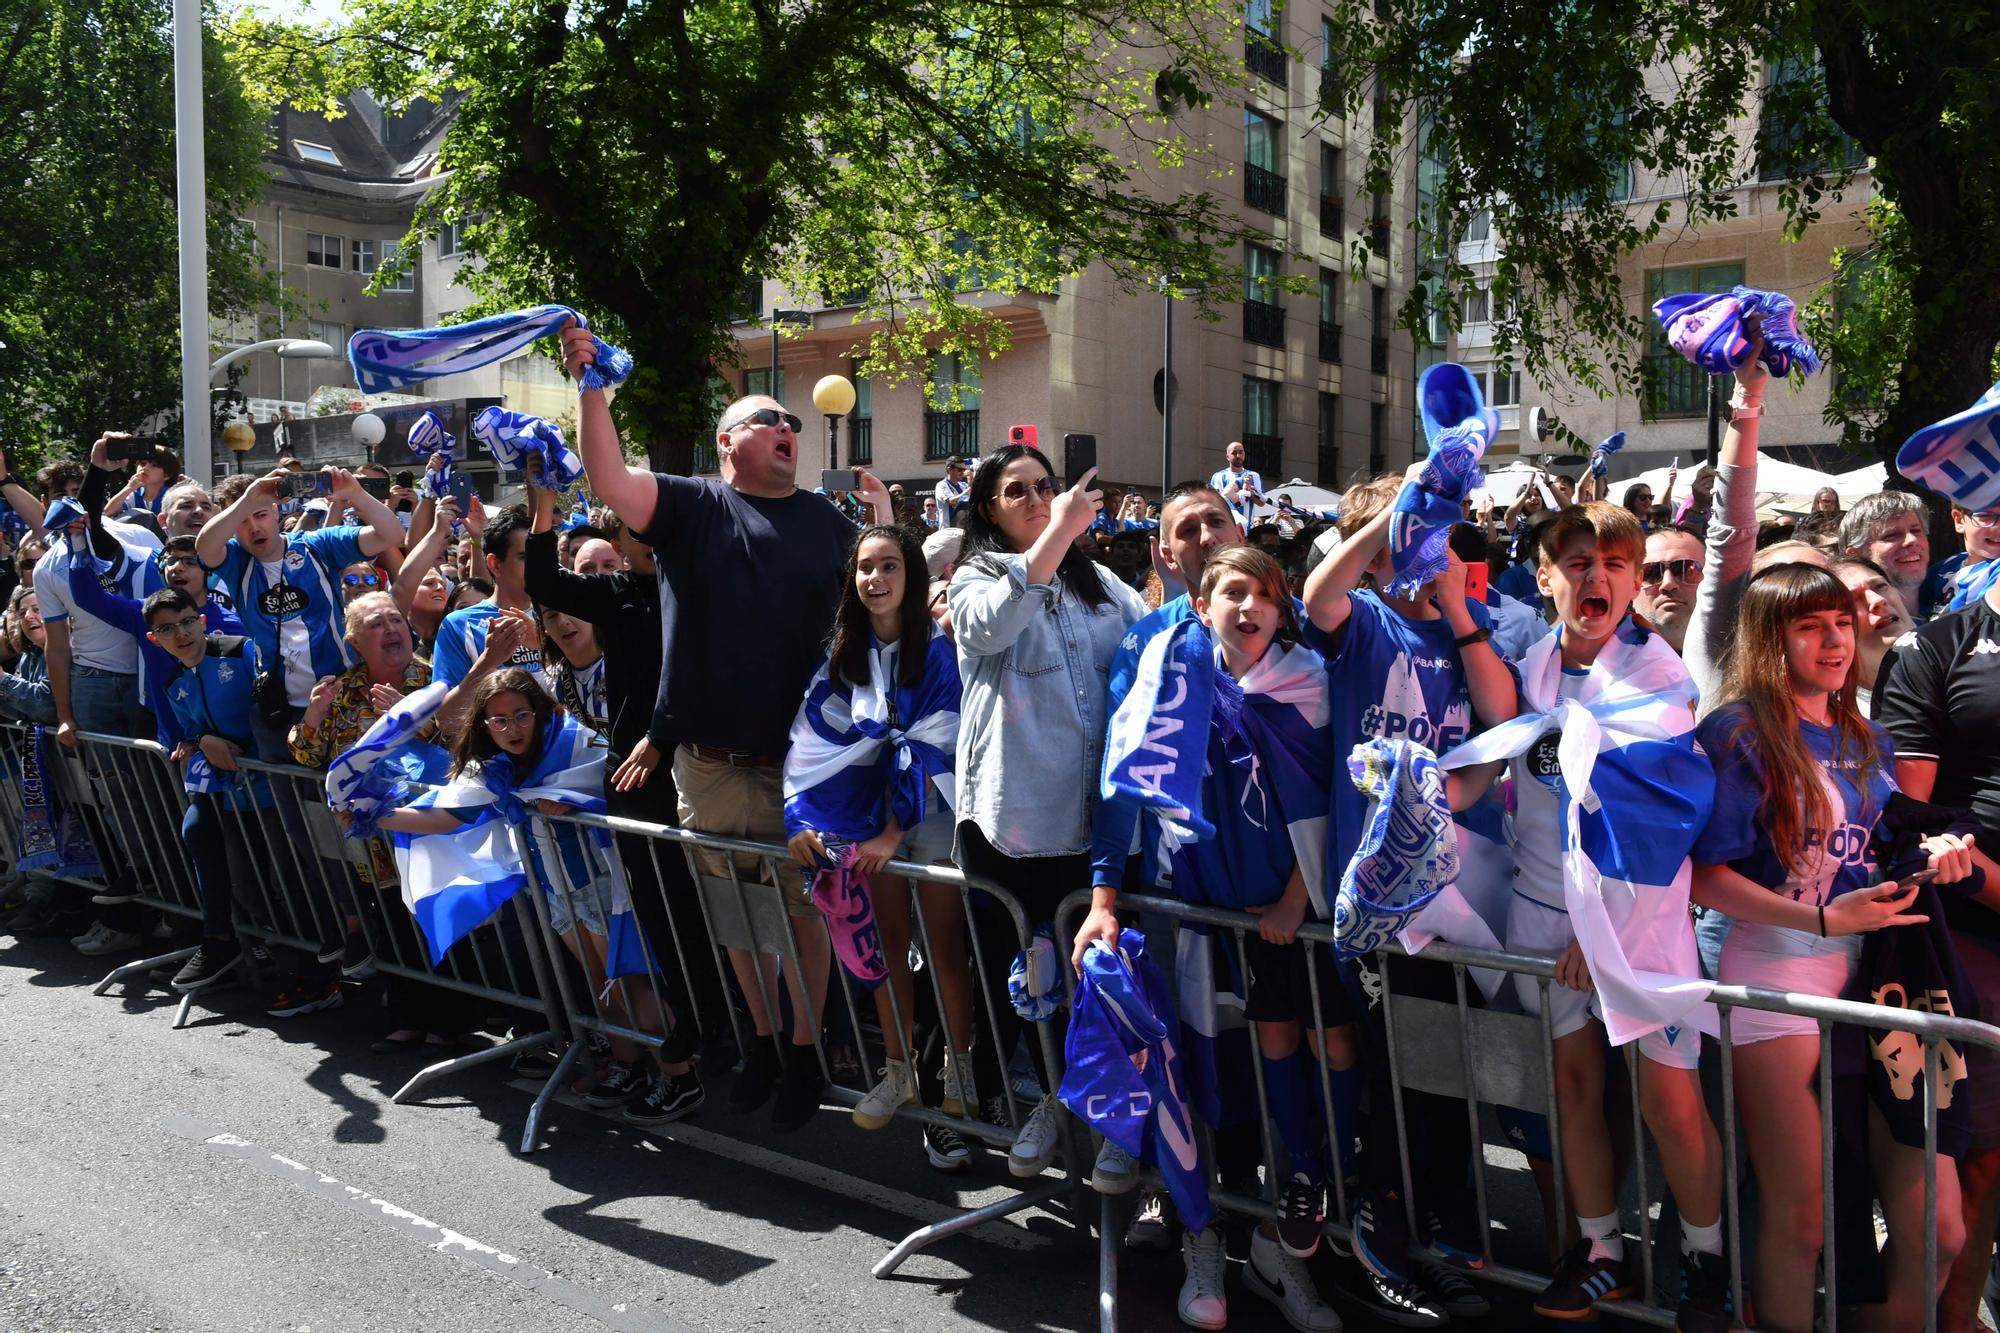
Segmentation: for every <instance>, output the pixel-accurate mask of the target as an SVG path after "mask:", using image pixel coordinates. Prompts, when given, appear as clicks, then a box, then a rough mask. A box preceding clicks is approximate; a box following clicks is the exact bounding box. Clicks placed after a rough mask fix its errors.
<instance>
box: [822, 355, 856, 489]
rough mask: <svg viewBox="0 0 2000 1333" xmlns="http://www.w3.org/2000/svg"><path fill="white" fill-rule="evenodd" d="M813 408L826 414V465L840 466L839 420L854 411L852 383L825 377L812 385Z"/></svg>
mask: <svg viewBox="0 0 2000 1333" xmlns="http://www.w3.org/2000/svg"><path fill="white" fill-rule="evenodd" d="M813 406H814V407H816V408H818V409H819V410H820V411H822V412H824V413H825V414H826V465H827V467H829V468H837V467H839V466H840V419H841V418H842V417H844V416H846V415H847V414H848V413H849V412H852V411H853V410H854V382H853V381H852V380H850V379H848V378H847V376H845V375H826V376H823V377H822V378H821V379H820V382H819V383H818V384H815V385H813Z"/></svg>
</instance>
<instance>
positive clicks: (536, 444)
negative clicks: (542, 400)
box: [472, 407, 583, 491]
mask: <svg viewBox="0 0 2000 1333" xmlns="http://www.w3.org/2000/svg"><path fill="white" fill-rule="evenodd" d="M472 434H473V438H475V439H477V440H480V441H483V442H484V443H485V445H486V447H487V448H488V449H490V450H492V451H493V457H494V460H495V461H496V462H498V463H499V464H500V466H501V467H504V468H506V469H507V470H508V471H509V472H512V473H515V474H517V475H520V476H523V477H525V476H526V475H527V473H526V471H525V470H524V462H525V460H526V459H527V458H528V456H529V455H530V454H532V455H534V456H535V457H537V458H540V459H541V460H542V475H541V478H540V479H539V481H537V483H536V484H537V485H539V486H542V487H544V488H546V489H548V490H552V491H559V490H562V489H564V488H566V487H569V486H574V485H575V484H576V480H577V478H578V477H581V476H582V475H583V462H582V460H580V459H579V458H577V456H576V455H575V454H574V453H571V452H570V447H569V445H568V444H567V443H565V442H564V440H563V433H562V428H561V427H559V426H557V425H555V424H554V423H552V422H548V421H544V420H542V419H541V418H540V417H531V416H529V415H528V414H527V413H525V412H509V411H508V410H507V409H506V408H504V407H489V408H487V409H486V410H485V411H483V412H481V413H480V414H479V415H478V416H476V417H474V418H473V419H472Z"/></svg>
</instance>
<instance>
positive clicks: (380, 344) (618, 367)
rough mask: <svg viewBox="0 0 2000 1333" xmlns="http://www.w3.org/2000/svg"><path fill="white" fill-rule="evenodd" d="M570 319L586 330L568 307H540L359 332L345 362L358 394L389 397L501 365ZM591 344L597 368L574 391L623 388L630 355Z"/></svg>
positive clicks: (598, 342)
mask: <svg viewBox="0 0 2000 1333" xmlns="http://www.w3.org/2000/svg"><path fill="white" fill-rule="evenodd" d="M571 319H574V320H575V321H576V323H577V327H578V328H583V329H587V328H589V327H590V321H588V320H586V319H585V318H584V317H583V316H582V315H579V314H577V313H576V311H574V310H572V309H570V308H569V307H568V306H566V305H541V306H536V307H534V308H533V309H532V310H510V311H508V312H507V313H506V314H504V315H489V316H487V317H486V318H485V319H475V320H473V321H472V322H471V323H470V324H452V325H447V326H446V327H444V328H437V329H361V330H359V331H357V332H356V333H355V335H354V336H353V337H352V338H349V339H348V340H347V359H348V361H349V363H351V364H352V365H353V367H354V383H355V385H356V387H358V388H359V389H360V391H361V392H362V393H389V392H391V391H392V390H395V389H400V388H402V387H404V386H405V385H410V384H419V383H422V382H423V381H425V380H434V379H438V378H440V377H442V376H445V375H457V374H459V373H461V372H463V371H467V370H477V369H479V368H480V367H481V366H490V365H492V364H493V363H494V362H496V361H504V360H506V359H507V358H508V357H510V356H512V355H514V353H516V352H518V351H520V350H521V349H522V348H523V347H526V346H527V345H528V344H529V343H531V342H534V341H535V340H536V339H538V338H552V337H554V336H555V335H557V334H559V333H561V332H562V326H563V323H564V322H565V321H566V320H571ZM593 342H595V344H596V347H597V364H595V365H592V366H586V367H585V368H584V371H583V374H582V376H581V377H580V378H579V380H578V381H577V387H578V388H579V389H609V388H613V387H615V386H616V385H619V384H623V383H624V382H625V377H626V376H627V375H630V374H631V373H632V357H631V355H630V354H629V353H627V352H625V351H623V350H622V349H620V348H617V347H613V346H612V345H611V344H610V343H607V342H605V341H604V340H603V339H602V338H594V339H593Z"/></svg>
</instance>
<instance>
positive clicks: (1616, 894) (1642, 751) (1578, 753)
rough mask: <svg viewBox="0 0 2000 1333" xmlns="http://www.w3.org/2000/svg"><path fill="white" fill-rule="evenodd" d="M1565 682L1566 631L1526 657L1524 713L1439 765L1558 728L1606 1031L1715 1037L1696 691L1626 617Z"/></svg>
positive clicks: (1490, 754) (1574, 858)
mask: <svg viewBox="0 0 2000 1333" xmlns="http://www.w3.org/2000/svg"><path fill="white" fill-rule="evenodd" d="M1562 678H1563V667H1562V635H1561V633H1560V631H1558V632H1557V633H1553V634H1550V635H1549V636H1548V637H1547V638H1545V639H1543V640H1541V641H1540V642H1539V643H1537V644H1536V645H1535V646H1534V647H1533V648H1532V649H1530V650H1529V652H1528V655H1527V657H1526V658H1525V659H1523V661H1522V663H1521V697H1522V704H1523V709H1524V711H1523V712H1522V713H1521V715H1520V716H1518V717H1516V718H1514V719H1513V720H1512V721H1511V722H1504V723H1502V724H1500V725H1499V726H1497V727H1494V728H1493V729H1491V730H1490V731H1487V732H1485V733H1483V734H1482V735H1479V736H1476V737H1474V738H1473V739H1471V740H1469V741H1466V742H1465V743H1464V744H1462V745H1460V746H1458V747H1456V748H1455V749H1453V750H1452V751H1451V752H1450V753H1448V754H1446V755H1444V756H1442V757H1441V758H1440V759H1439V760H1438V765H1439V767H1441V768H1445V769H1454V768H1464V767H1467V766H1470V765H1475V764H1484V763H1490V762H1493V761H1496V760H1501V759H1509V758H1512V757H1513V756H1515V755H1519V754H1523V753H1525V752H1526V751H1527V750H1528V749H1529V747H1531V746H1532V745H1534V743H1535V742H1536V741H1537V740H1538V739H1540V738H1541V737H1542V736H1543V735H1544V734H1546V733H1549V732H1556V733H1559V734H1560V736H1561V740H1560V741H1559V743H1558V747H1557V751H1556V757H1557V762H1558V765H1559V767H1560V769H1561V775H1562V776H1561V806H1562V811H1563V828H1562V830H1561V837H1562V861H1563V901H1564V905H1565V907H1566V908H1567V909H1568V911H1569V919H1570V925H1571V927H1572V929H1574V931H1575V932H1576V938H1577V940H1578V942H1579V943H1580V944H1581V945H1582V946H1583V953H1584V958H1585V959H1586V961H1587V962H1588V963H1589V965H1590V975H1591V979H1592V980H1593V981H1594V982H1595V983H1596V986H1597V991H1598V995H1599V996H1600V998H1601V1001H1602V1004H1603V1009H1604V1025H1605V1029H1606V1031H1607V1032H1608V1033H1609V1034H1610V1037H1611V1040H1612V1042H1613V1043H1614V1044H1617V1045H1623V1044H1624V1043H1626V1042H1629V1041H1633V1040H1635V1039H1636V1038H1639V1037H1642V1036H1644V1035H1646V1034H1647V1033H1649V1032H1653V1031H1657V1030H1661V1029H1669V1028H1675V1027H1693V1028H1696V1029H1697V1030H1699V1031H1702V1032H1708V1033H1713V1032H1714V1031H1715V1030H1716V1017H1715V1010H1714V1009H1713V1008H1712V1007H1710V1006H1709V1005H1708V1004H1707V999H1708V992H1709V985H1710V983H1709V982H1707V981H1704V980H1703V979H1702V978H1701V965H1700V960H1699V959H1698V957H1697V956H1696V953H1695V945H1694V931H1693V928H1692V927H1691V926H1690V925H1689V921H1688V886H1689V883H1690V880H1691V878H1692V867H1691V865H1690V862H1689V859H1688V855H1689V852H1690V851H1691V850H1692V848H1693V846H1694V840H1695V838H1696V836H1697V835H1698V834H1699V833H1700V832H1701V830H1702V828H1703V827H1704V826H1705V825H1706V824H1707V822H1708V813H1709V808H1710V806H1711V805H1712V804H1713V801H1714V796H1715V772H1714V770H1713V769H1712V768H1711V767H1710V766H1709V762H1708V759H1707V757H1706V756H1705V755H1703V754H1702V752H1701V750H1700V748H1699V747H1698V746H1697V745H1696V744H1695V737H1694V706H1695V699H1696V692H1695V688H1694V683H1693V682H1692V681H1691V680H1690V679H1689V678H1688V674H1687V668H1686V667H1685V666H1684V665H1682V663H1681V660H1680V657H1679V655H1678V654H1676V653H1675V652H1674V650H1673V647H1672V646H1671V645H1670V644H1668V643H1667V641H1666V640H1665V639H1663V638H1661V637H1660V636H1659V635H1657V634H1653V633H1650V632H1648V631H1646V630H1644V629H1641V628H1639V627H1638V626H1636V625H1635V624H1633V622H1632V621H1631V620H1630V619H1629V618H1628V619H1627V620H1626V621H1625V623H1623V624H1622V625H1620V626H1619V627H1618V630H1617V633H1616V634H1615V635H1614V636H1613V637H1612V639H1611V640H1610V641H1609V642H1607V643H1606V644H1605V645H1604V648H1603V650H1602V651H1601V652H1599V653H1598V655H1597V659H1596V661H1594V662H1593V663H1592V664H1591V666H1590V670H1589V673H1588V674H1587V675H1586V676H1585V678H1584V679H1583V681H1582V683H1581V688H1580V690H1578V691H1577V693H1575V694H1574V695H1573V696H1572V697H1570V698H1564V697H1562ZM1423 924H1424V925H1425V926H1426V927H1427V928H1428V927H1430V926H1432V925H1433V922H1432V921H1431V920H1430V919H1428V918H1427V919H1426V920H1425V921H1424V922H1423ZM1459 942H1462V943H1479V942H1480V941H1478V940H1463V941H1459Z"/></svg>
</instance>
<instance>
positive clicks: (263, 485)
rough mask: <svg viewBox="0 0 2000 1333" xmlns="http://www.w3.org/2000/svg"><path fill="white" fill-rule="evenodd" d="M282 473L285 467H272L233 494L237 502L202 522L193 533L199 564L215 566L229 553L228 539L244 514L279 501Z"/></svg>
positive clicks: (207, 567) (241, 523)
mask: <svg viewBox="0 0 2000 1333" xmlns="http://www.w3.org/2000/svg"><path fill="white" fill-rule="evenodd" d="M283 476H285V469H283V468H273V469H272V470H271V471H270V472H268V473H266V474H265V475H264V476H262V477H259V478H258V479H257V480H256V481H254V482H252V483H251V484H250V485H249V486H248V487H246V488H245V489H244V491H243V494H241V495H239V496H237V497H236V503H235V504H232V505H230V506H229V507H228V508H226V509H221V510H218V511H217V512H216V514H215V516H214V517H213V518H211V519H209V520H208V522H206V523H204V524H202V525H201V531H200V532H198V533H196V534H195V538H194V554H195V558H196V559H198V560H200V561H201V564H202V568H204V569H215V568H217V567H219V566H220V565H221V564H222V560H223V557H224V556H226V555H228V554H229V539H230V538H231V537H234V536H235V535H236V533H237V530H238V529H239V528H241V527H242V526H243V519H244V516H245V515H247V514H249V513H250V511H251V510H253V509H255V508H257V506H258V505H267V504H276V503H277V502H278V481H279V479H280V478H281V477H283Z"/></svg>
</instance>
